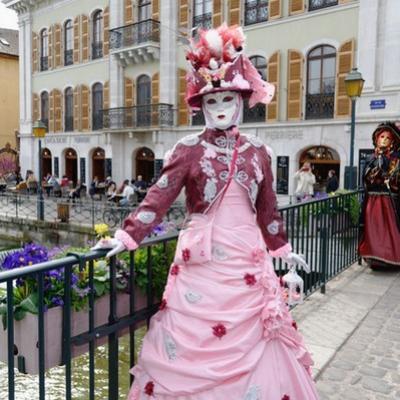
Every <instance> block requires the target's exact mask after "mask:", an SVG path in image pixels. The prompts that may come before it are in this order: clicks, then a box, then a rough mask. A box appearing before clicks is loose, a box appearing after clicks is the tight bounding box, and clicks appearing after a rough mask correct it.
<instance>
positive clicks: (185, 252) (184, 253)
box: [182, 249, 190, 262]
mask: <svg viewBox="0 0 400 400" xmlns="http://www.w3.org/2000/svg"><path fill="white" fill-rule="evenodd" d="M182 258H183V261H185V262H187V261H189V260H190V250H189V249H183V250H182Z"/></svg>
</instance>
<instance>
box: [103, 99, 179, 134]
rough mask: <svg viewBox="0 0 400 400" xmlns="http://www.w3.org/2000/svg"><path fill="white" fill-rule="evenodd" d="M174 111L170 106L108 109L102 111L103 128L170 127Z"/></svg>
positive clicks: (150, 105)
mask: <svg viewBox="0 0 400 400" xmlns="http://www.w3.org/2000/svg"><path fill="white" fill-rule="evenodd" d="M173 123H174V110H173V108H172V105H171V104H165V103H160V104H146V105H143V106H134V107H120V108H109V109H105V110H103V128H106V129H139V128H162V127H167V126H172V125H173Z"/></svg>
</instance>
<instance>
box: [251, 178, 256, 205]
mask: <svg viewBox="0 0 400 400" xmlns="http://www.w3.org/2000/svg"><path fill="white" fill-rule="evenodd" d="M257 195H258V184H257V182H256V181H255V180H254V179H252V180H251V182H250V198H251V202H252V203H253V205H255V204H256V200H257Z"/></svg>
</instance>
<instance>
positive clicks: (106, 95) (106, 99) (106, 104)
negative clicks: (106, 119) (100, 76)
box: [103, 81, 110, 109]
mask: <svg viewBox="0 0 400 400" xmlns="http://www.w3.org/2000/svg"><path fill="white" fill-rule="evenodd" d="M103 108H104V109H108V108H110V82H109V81H107V82H106V83H105V84H104V86H103Z"/></svg>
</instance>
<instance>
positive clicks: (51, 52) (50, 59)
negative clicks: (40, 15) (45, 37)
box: [48, 26, 54, 69]
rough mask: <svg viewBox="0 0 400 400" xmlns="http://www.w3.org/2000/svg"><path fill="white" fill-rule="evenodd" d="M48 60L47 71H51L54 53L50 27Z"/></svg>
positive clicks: (51, 27)
mask: <svg viewBox="0 0 400 400" xmlns="http://www.w3.org/2000/svg"><path fill="white" fill-rule="evenodd" d="M48 32H49V58H48V64H49V69H52V68H53V65H54V64H53V55H54V52H53V44H54V41H53V26H50V28H49V31H48Z"/></svg>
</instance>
